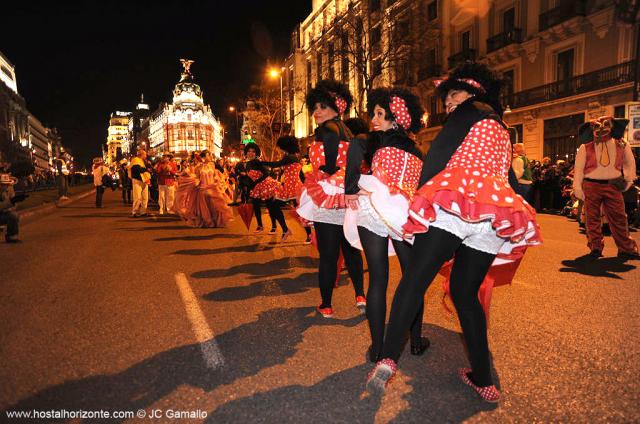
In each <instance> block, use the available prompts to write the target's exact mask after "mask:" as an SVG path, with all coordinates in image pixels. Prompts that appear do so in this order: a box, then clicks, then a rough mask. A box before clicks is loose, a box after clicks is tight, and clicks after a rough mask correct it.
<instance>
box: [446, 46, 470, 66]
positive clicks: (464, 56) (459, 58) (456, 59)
mask: <svg viewBox="0 0 640 424" xmlns="http://www.w3.org/2000/svg"><path fill="white" fill-rule="evenodd" d="M466 60H472V61H473V60H476V51H475V50H474V49H467V50H462V51H460V52H458V53H456V54H453V55H451V56H449V69H451V68H455V67H456V66H457V65H459V64H460V63H462V62H464V61H466Z"/></svg>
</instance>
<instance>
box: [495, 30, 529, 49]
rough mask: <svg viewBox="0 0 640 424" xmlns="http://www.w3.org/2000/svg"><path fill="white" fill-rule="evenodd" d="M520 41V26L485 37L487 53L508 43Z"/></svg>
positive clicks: (518, 42)
mask: <svg viewBox="0 0 640 424" xmlns="http://www.w3.org/2000/svg"><path fill="white" fill-rule="evenodd" d="M520 43H522V30H521V29H520V28H513V29H512V30H510V31H505V32H502V33H500V34H497V35H494V36H493V37H491V38H487V53H491V52H494V51H496V50H499V49H501V48H503V47H506V46H508V45H509V44H520Z"/></svg>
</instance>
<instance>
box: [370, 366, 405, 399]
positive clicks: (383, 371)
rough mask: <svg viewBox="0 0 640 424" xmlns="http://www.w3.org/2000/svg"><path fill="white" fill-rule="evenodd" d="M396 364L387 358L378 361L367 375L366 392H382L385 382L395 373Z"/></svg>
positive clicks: (373, 393) (380, 393) (379, 393)
mask: <svg viewBox="0 0 640 424" xmlns="http://www.w3.org/2000/svg"><path fill="white" fill-rule="evenodd" d="M397 370H398V366H397V365H396V363H395V362H394V361H393V360H392V359H389V358H385V359H383V360H381V361H378V363H377V364H376V366H375V368H374V369H372V370H371V372H370V373H369V375H368V376H367V385H366V387H367V392H369V393H371V394H372V395H382V394H384V391H385V389H386V388H387V384H388V383H389V381H391V379H392V378H393V376H395V375H396V371H397Z"/></svg>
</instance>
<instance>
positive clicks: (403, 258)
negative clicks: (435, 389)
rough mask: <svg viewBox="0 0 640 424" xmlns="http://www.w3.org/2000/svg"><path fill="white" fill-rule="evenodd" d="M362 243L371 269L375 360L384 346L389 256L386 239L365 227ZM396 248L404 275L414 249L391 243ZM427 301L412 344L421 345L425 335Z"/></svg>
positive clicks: (369, 296)
mask: <svg viewBox="0 0 640 424" xmlns="http://www.w3.org/2000/svg"><path fill="white" fill-rule="evenodd" d="M358 234H359V236H360V242H361V243H362V247H363V250H364V255H365V257H366V258H367V266H368V267H369V291H368V292H367V320H368V321H369V331H370V332H371V346H372V354H373V356H374V357H376V356H378V354H379V353H380V352H382V345H383V343H384V323H385V319H386V317H387V285H388V283H389V256H388V253H387V252H388V246H389V240H388V238H387V237H381V236H379V235H377V234H375V233H372V232H371V231H369V230H367V229H366V228H363V227H358ZM392 243H393V248H394V250H395V251H396V255H397V256H398V261H399V262H400V269H401V271H402V274H403V275H404V272H405V270H406V269H407V266H408V264H409V257H410V253H411V246H410V245H409V244H407V243H405V242H402V241H398V240H392ZM423 314H424V302H421V303H420V307H419V309H418V312H417V313H416V316H415V318H414V320H413V322H412V323H411V331H410V334H411V344H412V345H417V346H419V345H420V343H421V336H422V316H423Z"/></svg>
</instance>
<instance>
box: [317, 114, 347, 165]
mask: <svg viewBox="0 0 640 424" xmlns="http://www.w3.org/2000/svg"><path fill="white" fill-rule="evenodd" d="M352 138H353V135H351V131H349V128H347V126H346V125H345V124H344V122H342V121H341V120H340V119H339V118H334V119H330V120H328V121H325V122H323V123H322V124H320V125H319V126H318V127H317V128H316V130H315V140H316V141H320V142H322V144H323V145H324V165H323V166H321V167H320V170H321V171H323V172H326V173H327V174H329V175H333V174H335V173H336V172H337V171H338V169H340V167H339V166H336V160H337V158H338V147H339V146H340V141H349V140H351V139H352Z"/></svg>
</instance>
